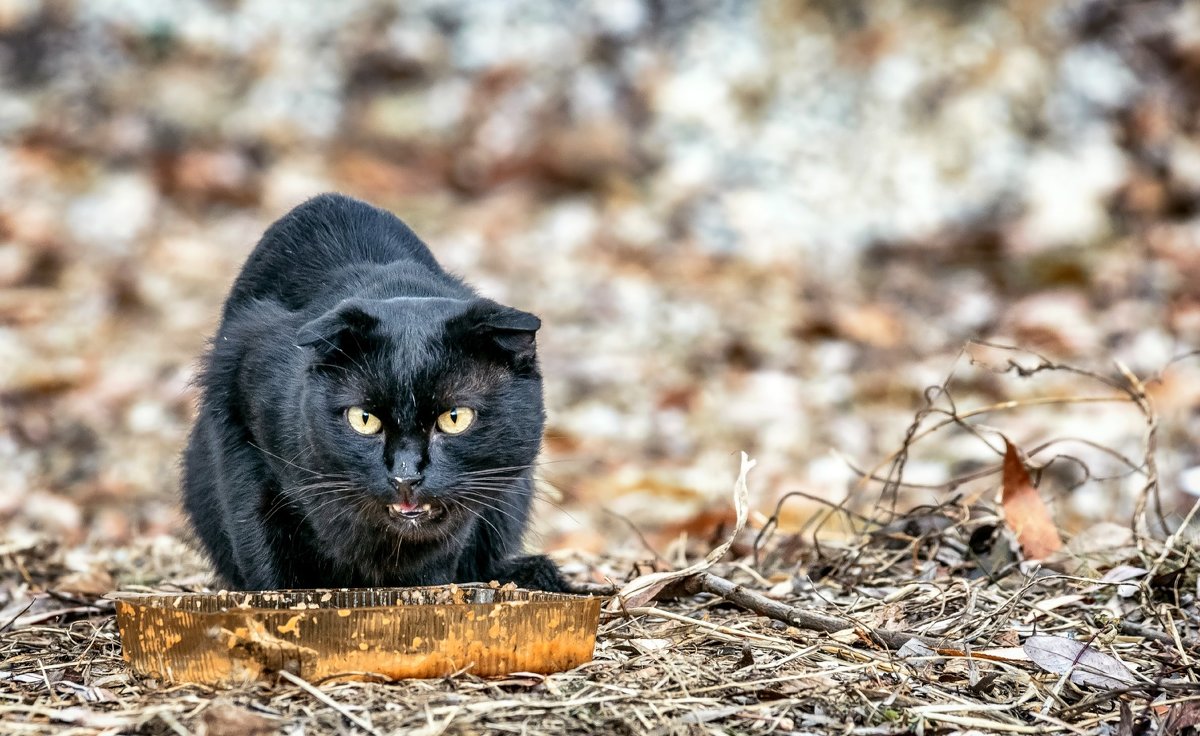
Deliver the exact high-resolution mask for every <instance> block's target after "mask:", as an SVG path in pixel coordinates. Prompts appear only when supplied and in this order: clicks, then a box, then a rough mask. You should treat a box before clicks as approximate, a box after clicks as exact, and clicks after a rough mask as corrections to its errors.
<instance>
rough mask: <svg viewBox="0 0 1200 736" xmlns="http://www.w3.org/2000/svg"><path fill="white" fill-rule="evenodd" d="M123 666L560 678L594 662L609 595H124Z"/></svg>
mask: <svg viewBox="0 0 1200 736" xmlns="http://www.w3.org/2000/svg"><path fill="white" fill-rule="evenodd" d="M110 597H111V598H113V599H114V601H115V604H116V610H117V626H118V627H119V628H120V631H121V646H122V649H123V655H124V657H125V661H126V662H128V663H129V666H130V667H131V668H132V669H133V671H134V672H136V673H137V674H139V675H142V676H144V677H151V678H156V679H158V680H161V681H163V682H168V683H183V682H195V683H205V684H210V685H237V684H244V683H247V682H252V681H254V680H260V679H270V678H271V677H272V675H273V673H276V672H278V671H280V670H286V671H288V672H291V673H292V674H295V675H299V676H300V677H303V678H304V679H306V680H310V681H311V680H323V679H327V678H331V677H347V678H356V679H370V678H372V677H379V676H383V677H385V678H393V679H399V678H408V677H441V676H445V675H449V674H451V673H455V672H470V673H472V674H475V675H480V676H483V677H493V676H499V675H505V674H509V673H512V672H538V673H550V672H559V671H562V670H567V669H570V668H572V667H575V666H578V665H580V664H583V663H584V662H588V661H590V660H591V658H592V651H593V648H594V647H595V643H596V625H597V623H598V621H599V616H600V599H599V598H593V597H591V596H575V595H564V594H555V593H541V592H536V591H529V590H522V589H517V588H512V587H502V588H498V587H492V586H485V585H448V586H438V587H429V588H363V589H330V590H283V591H269V592H225V591H222V592H220V593H211V594H194V593H189V594H179V595H171V594H167V595H157V594H153V595H152V594H130V593H115V594H113V595H111V596H110Z"/></svg>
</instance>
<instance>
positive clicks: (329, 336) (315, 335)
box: [296, 299, 379, 354]
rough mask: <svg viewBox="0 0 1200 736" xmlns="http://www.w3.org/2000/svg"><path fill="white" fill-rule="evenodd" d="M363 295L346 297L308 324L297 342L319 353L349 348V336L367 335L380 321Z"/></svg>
mask: <svg viewBox="0 0 1200 736" xmlns="http://www.w3.org/2000/svg"><path fill="white" fill-rule="evenodd" d="M368 310H369V307H368V305H367V303H366V302H365V301H363V300H362V299H344V300H342V301H341V302H339V303H338V305H337V306H335V307H334V308H333V309H330V310H329V311H328V312H326V313H325V314H322V315H321V316H320V317H317V318H316V319H314V320H312V321H311V322H309V323H307V324H305V325H304V326H303V327H301V328H300V330H299V331H298V332H297V333H296V344H297V345H299V346H301V347H312V348H314V349H315V350H316V351H317V353H318V354H328V353H332V352H334V351H345V349H346V346H345V343H346V341H347V338H349V337H350V336H352V335H366V334H367V333H368V332H371V331H372V330H374V329H375V327H376V326H377V325H378V324H379V318H378V317H376V316H375V315H374V314H372V313H371V312H370V311H368Z"/></svg>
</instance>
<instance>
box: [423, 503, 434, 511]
mask: <svg viewBox="0 0 1200 736" xmlns="http://www.w3.org/2000/svg"><path fill="white" fill-rule="evenodd" d="M432 508H433V504H430V503H427V504H425V505H424V506H422V507H421V510H422V511H429V510H430V509H432Z"/></svg>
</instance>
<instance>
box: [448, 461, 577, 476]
mask: <svg viewBox="0 0 1200 736" xmlns="http://www.w3.org/2000/svg"><path fill="white" fill-rule="evenodd" d="M575 462H582V461H580V460H573V459H571V458H560V459H558V460H539V461H537V462H533V463H529V464H526V465H507V466H505V467H502V468H484V469H482V470H468V471H466V472H464V473H461V475H464V476H468V475H469V476H487V475H491V474H493V473H506V472H508V471H510V470H530V469H533V468H540V467H542V466H543V465H558V464H560V463H575Z"/></svg>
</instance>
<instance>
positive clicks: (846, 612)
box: [0, 345, 1200, 735]
mask: <svg viewBox="0 0 1200 736" xmlns="http://www.w3.org/2000/svg"><path fill="white" fill-rule="evenodd" d="M968 352H969V353H970V355H971V360H972V361H978V362H981V363H983V362H987V361H991V362H990V364H994V365H997V366H999V367H998V368H996V370H997V371H998V372H1000V373H1004V372H1007V373H1013V374H1016V375H1019V376H1026V377H1028V376H1031V375H1035V374H1040V373H1046V372H1066V373H1070V374H1072V375H1075V376H1076V377H1078V378H1080V379H1081V380H1083V381H1086V382H1090V383H1093V384H1095V385H1096V386H1099V387H1100V388H1101V389H1102V390H1103V392H1102V393H1095V392H1092V393H1085V394H1079V395H1073V396H1061V395H1060V396H1057V397H1053V398H1054V400H1055V401H1057V402H1060V403H1071V402H1073V401H1077V402H1091V401H1096V400H1106V401H1125V402H1128V403H1130V404H1132V405H1134V406H1135V407H1137V409H1138V410H1139V411H1140V412H1141V413H1142V416H1143V417H1144V419H1145V422H1146V431H1145V443H1144V449H1145V454H1144V456H1143V457H1142V458H1140V459H1136V460H1135V459H1129V458H1127V457H1125V458H1124V461H1125V465H1126V466H1127V473H1126V477H1127V478H1131V479H1133V480H1134V482H1139V483H1143V484H1144V500H1145V503H1143V504H1142V505H1141V508H1140V510H1139V512H1138V514H1137V516H1136V518H1135V519H1134V520H1133V522H1132V523H1131V524H1129V525H1126V526H1121V525H1116V524H1105V525H1100V526H1097V527H1093V528H1092V529H1089V530H1085V531H1084V532H1082V533H1080V534H1077V535H1075V536H1074V538H1072V539H1071V540H1070V541H1068V542H1067V543H1066V544H1065V545H1062V546H1061V549H1057V551H1055V548H1056V547H1058V546H1059V544H1058V539H1057V536H1056V534H1057V533H1056V532H1055V531H1054V529H1053V527H1052V526H1048V524H1047V522H1048V516H1046V515H1047V513H1048V512H1047V511H1046V509H1045V506H1044V505H1042V504H1040V503H1030V499H1029V498H1028V497H1027V496H1028V494H1029V493H1030V491H1031V489H1035V486H1036V484H1037V482H1038V481H1039V480H1040V478H1042V477H1044V475H1045V473H1046V471H1047V469H1048V468H1049V466H1050V465H1051V464H1052V463H1053V462H1055V461H1056V460H1061V458H1063V457H1066V456H1064V455H1056V456H1055V457H1054V458H1052V459H1051V460H1048V461H1040V462H1039V461H1038V460H1037V459H1036V457H1035V456H1037V455H1039V454H1044V453H1042V451H1043V450H1044V449H1045V448H1046V447H1048V446H1050V445H1051V444H1052V443H1043V444H1042V445H1039V446H1038V447H1033V448H1026V451H1025V452H1024V453H1023V454H1024V458H1023V459H1022V458H1021V457H1020V455H1019V453H1018V450H1017V448H1016V447H1015V446H1013V445H1011V444H1007V440H1005V439H1004V438H1002V437H1001V436H1000V435H999V432H998V431H996V430H994V429H992V428H990V427H988V426H985V425H983V424H979V423H977V422H978V418H979V417H981V416H984V415H987V414H989V413H993V412H997V411H1019V410H1021V409H1022V408H1026V407H1028V406H1030V405H1033V404H1036V403H1039V402H1042V403H1044V402H1045V401H1046V400H1047V399H1045V398H1042V399H1039V398H1030V399H1022V400H1015V401H1012V402H1007V403H1006V404H1005V405H1004V406H997V407H982V408H976V409H960V408H958V407H957V406H956V405H955V403H954V401H953V398H952V397H953V394H952V382H951V381H950V380H947V382H946V383H945V384H943V385H941V386H937V387H933V388H932V389H931V390H930V391H929V392H927V394H926V396H927V400H928V405H927V406H926V407H925V408H924V409H922V411H921V412H919V413H918V414H917V416H916V417H915V419H914V422H913V424H912V426H911V427H910V430H909V432H908V433H907V434H906V438H905V442H904V444H903V446H902V447H901V448H900V449H899V450H898V451H897V452H896V453H895V454H894V455H893V456H892V457H890V458H887V459H886V460H885V461H884V462H883V463H880V465H879V467H877V468H876V469H874V470H871V471H865V470H864V471H861V476H862V481H861V489H862V491H863V493H860V494H859V497H865V496H868V495H869V496H871V498H872V500H873V501H874V502H873V503H872V504H869V505H866V507H867V510H865V511H864V510H863V509H855V508H850V507H849V506H846V505H843V506H836V505H828V506H827V508H826V510H825V511H824V512H823V513H822V514H820V515H818V516H817V517H815V518H814V519H813V520H812V522H811V523H810V524H809V525H806V526H805V527H803V528H800V529H798V530H792V531H787V532H785V531H781V530H779V529H778V528H777V527H778V520H779V509H780V507H782V506H783V504H784V502H785V501H786V500H787V499H786V498H784V499H782V500H781V501H780V504H779V506H777V507H776V509H775V513H774V514H772V515H770V516H756V515H754V514H748V513H747V510H746V508H745V500H744V499H745V495H746V494H745V488H744V485H745V483H746V482H747V480H748V482H749V483H750V484H751V485H752V484H753V475H752V474H750V475H749V478H747V476H746V471H748V470H749V469H750V467H752V463H749V462H745V461H744V463H743V473H742V476H741V478H739V483H738V484H737V485H736V486H735V493H734V497H735V502H736V503H737V506H738V523H737V524H736V525H735V527H734V528H733V529H720V528H718V529H714V530H712V531H713V533H712V535H711V538H708V539H692V540H690V542H689V540H686V539H681V540H680V541H679V542H678V543H677V544H675V545H673V546H672V548H671V549H667V550H663V551H661V552H659V551H657V550H654V549H652V548H651V547H650V545H649V544H648V543H646V544H643V546H641V547H635V548H632V549H622V550H611V551H609V552H608V553H606V554H604V555H599V556H586V555H582V554H563V555H559V556H558V559H559V562H560V563H562V564H563V566H564V569H565V570H566V571H567V572H568V573H569V574H571V575H572V577H573V578H574V580H575V581H576V582H577V583H578V584H580V585H581V586H584V587H587V588H589V589H591V590H594V591H595V592H596V593H598V594H607V595H612V594H614V593H616V592H617V591H618V590H620V591H621V592H620V594H619V595H616V596H615V597H613V598H612V600H611V601H610V603H609V605H608V606H607V608H606V612H605V614H604V615H603V617H602V620H601V625H600V635H599V638H598V642H597V646H596V656H595V660H594V661H593V662H591V663H589V664H586V665H584V666H582V667H579V668H577V669H575V670H572V671H570V672H563V673H558V674H553V675H549V676H542V675H533V674H521V673H518V674H514V675H511V676H509V677H506V678H502V679H493V680H485V679H481V678H477V677H473V676H471V675H470V674H463V673H460V674H457V675H454V676H451V677H446V678H442V679H437V680H420V681H402V682H383V681H371V682H358V681H346V680H340V679H337V678H334V679H331V680H326V681H323V682H312V683H310V682H306V681H304V680H301V679H300V678H298V677H295V676H294V675H291V674H289V673H283V674H281V676H280V678H279V679H278V680H277V681H276V682H270V683H261V684H257V685H252V686H247V687H244V688H240V689H232V690H212V689H208V688H204V687H199V686H193V685H176V686H165V685H161V684H158V683H154V682H147V681H141V680H139V679H138V678H136V677H134V676H132V675H131V674H130V673H129V672H128V671H127V670H126V667H125V665H124V663H123V661H122V659H121V650H120V642H119V639H118V636H117V630H116V626H115V623H114V621H113V616H112V607H111V604H110V603H109V602H108V601H107V600H105V599H104V598H103V594H104V593H105V592H106V591H107V590H109V589H112V588H120V589H125V590H202V589H204V584H205V582H206V575H207V573H206V569H205V566H204V564H203V562H202V561H201V560H199V559H198V558H196V557H195V556H194V555H193V554H192V553H191V552H190V551H189V550H188V549H187V548H186V547H185V546H183V545H182V544H179V543H168V542H165V541H162V540H159V541H156V542H146V543H144V544H143V545H141V546H132V547H126V548H120V549H108V550H84V549H80V548H73V549H71V548H63V547H60V546H57V545H55V544H53V543H50V542H48V541H47V540H46V539H44V538H37V537H29V538H18V539H9V540H6V541H5V542H4V543H3V544H0V576H2V577H0V585H2V586H3V588H2V592H3V594H4V600H5V601H7V603H6V605H5V606H4V608H3V610H0V661H2V664H0V730H2V731H3V732H4V733H13V734H24V733H30V734H37V733H79V734H92V733H106V734H108V733H111V734H117V733H162V734H170V733H177V734H193V733H195V734H205V733H209V734H217V733H220V734H258V733H275V732H284V733H362V732H365V733H375V734H385V733H395V732H407V733H419V734H442V733H510V732H511V733H523V734H540V733H544V734H562V733H581V734H582V733H588V734H612V733H616V734H620V733H638V734H641V733H662V734H673V733H706V732H708V733H841V734H846V733H850V734H894V733H913V732H921V733H970V732H984V733H1111V734H1118V735H1124V734H1135V733H1147V732H1153V733H1163V734H1176V733H1180V734H1182V733H1194V732H1195V727H1196V725H1197V724H1198V723H1200V668H1198V667H1197V665H1196V661H1197V658H1198V657H1200V613H1198V611H1197V602H1196V601H1197V585H1198V581H1197V573H1198V571H1200V565H1197V564H1196V561H1195V557H1196V551H1197V550H1196V544H1195V538H1194V532H1191V531H1190V527H1189V524H1190V523H1191V522H1192V521H1193V520H1194V515H1195V509H1193V512H1192V514H1189V515H1188V517H1187V518H1185V519H1184V520H1183V523H1182V524H1178V523H1176V524H1173V525H1172V524H1169V523H1167V522H1166V521H1164V520H1163V519H1162V518H1161V516H1159V515H1158V513H1157V512H1156V511H1155V503H1154V501H1155V498H1156V494H1157V491H1158V488H1157V484H1158V479H1157V471H1156V469H1155V458H1154V452H1155V441H1156V437H1155V433H1156V431H1157V418H1156V416H1155V414H1154V408H1153V404H1152V402H1151V401H1150V399H1149V398H1148V394H1147V389H1146V385H1147V383H1149V382H1150V381H1142V380H1140V379H1138V378H1137V377H1135V376H1133V375H1132V374H1130V373H1129V372H1128V371H1124V370H1122V369H1121V367H1120V366H1118V367H1117V368H1116V369H1115V371H1114V374H1113V375H1112V376H1105V375H1100V374H1097V373H1093V372H1089V371H1083V370H1080V369H1076V368H1073V367H1071V366H1066V365H1062V364H1058V363H1054V362H1053V361H1051V360H1049V359H1046V358H1044V357H1042V356H1037V355H1032V354H1029V353H1024V352H1021V351H1014V350H1011V349H1009V348H1005V347H1003V346H995V345H974V346H971V348H970V349H969V350H968ZM997 356H1004V357H1003V359H1002V360H999V361H997V360H996V357H997ZM985 409H986V411H985ZM946 427H953V428H956V429H959V430H964V429H965V430H966V431H968V432H970V433H972V434H974V435H976V436H977V437H978V438H979V441H981V442H989V443H990V444H989V446H990V447H994V448H996V452H997V462H996V463H995V464H994V465H990V466H986V467H978V468H972V469H970V470H968V471H966V472H964V474H963V475H962V476H960V477H958V478H956V479H954V480H953V481H952V482H951V483H949V484H947V485H946V486H945V487H944V488H942V489H941V490H943V491H945V494H944V497H945V499H946V500H945V501H944V502H943V503H941V504H937V505H924V506H916V507H913V508H910V509H909V510H907V511H905V512H903V513H900V512H896V511H894V510H893V509H894V508H897V507H898V505H899V503H900V502H899V501H898V499H900V498H902V497H903V492H904V490H905V489H906V488H907V487H908V486H909V485H912V484H907V483H906V482H905V477H904V467H905V458H906V457H907V456H908V453H909V451H910V450H912V449H913V446H914V445H915V444H916V443H918V442H934V441H936V438H937V437H938V435H939V432H941V431H942V430H943V429H944V428H946ZM997 488H1002V489H1003V494H997V493H996V490H997ZM979 489H987V491H986V492H984V491H980V490H979ZM872 490H873V491H874V492H871V493H868V491H872ZM998 496H999V497H1000V498H1001V499H1002V501H1001V503H999V504H993V503H991V502H990V499H995V498H997V497H998ZM1013 499H1020V500H1017V501H1014V500H1013ZM747 522H748V523H747ZM827 526H832V527H836V528H838V529H847V530H851V532H850V533H847V534H838V535H823V534H821V529H822V528H824V527H827ZM1029 530H1034V531H1029ZM1051 537H1052V538H1053V539H1051ZM722 542H724V543H722ZM714 548H715V550H716V552H717V553H716V554H709V555H707V557H706V556H705V553H708V552H711V551H713V550H714ZM1032 549H1036V550H1038V553H1039V554H1041V555H1044V556H1045V559H1043V560H1041V561H1036V560H1030V559H1025V557H1026V555H1027V553H1028V552H1029V551H1030V550H1032ZM689 559H700V560H702V561H701V562H697V563H694V564H692V565H690V566H689V565H688V564H687V562H688V560H689ZM648 591H649V592H648ZM1189 729H1191V730H1189Z"/></svg>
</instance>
